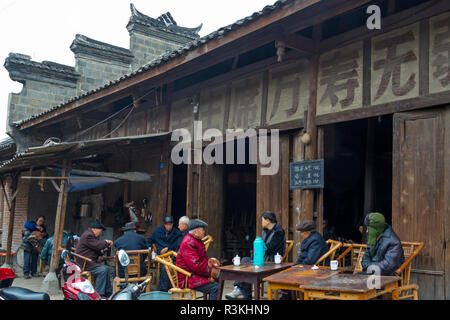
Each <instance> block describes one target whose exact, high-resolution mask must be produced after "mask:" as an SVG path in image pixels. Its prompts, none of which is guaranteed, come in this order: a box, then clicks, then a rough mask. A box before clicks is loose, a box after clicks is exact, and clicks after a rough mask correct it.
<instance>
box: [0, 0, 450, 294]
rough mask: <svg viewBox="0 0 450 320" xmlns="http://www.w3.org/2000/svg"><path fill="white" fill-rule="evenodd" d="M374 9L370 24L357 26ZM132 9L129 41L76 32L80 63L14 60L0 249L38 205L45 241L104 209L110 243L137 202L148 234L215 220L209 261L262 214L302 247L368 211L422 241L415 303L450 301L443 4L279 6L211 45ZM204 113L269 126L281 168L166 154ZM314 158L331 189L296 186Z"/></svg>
mask: <svg viewBox="0 0 450 320" xmlns="http://www.w3.org/2000/svg"><path fill="white" fill-rule="evenodd" d="M369 5H377V6H378V7H379V8H380V9H381V29H379V30H377V29H374V30H370V29H368V27H367V25H366V22H367V19H368V17H369V16H370V14H368V13H367V11H366V10H367V8H368V6H369ZM131 9H132V10H131V11H132V14H131V18H130V22H129V23H128V25H127V29H128V31H129V33H130V49H125V48H119V47H116V46H112V45H109V44H106V43H103V42H100V41H97V40H93V39H89V38H87V37H85V36H82V35H77V37H76V39H75V40H74V42H73V43H72V46H71V50H72V51H73V52H74V54H75V58H76V65H75V67H71V66H65V65H60V64H57V63H54V62H48V61H44V62H40V63H39V62H35V61H32V60H31V59H30V58H29V57H28V56H25V55H21V54H10V55H9V57H7V58H6V61H5V67H6V68H7V69H8V71H9V73H10V77H11V79H12V80H15V81H20V82H22V83H23V90H22V92H20V93H18V94H10V103H9V106H8V131H9V135H10V136H11V138H12V139H7V140H6V141H3V142H2V143H1V145H0V151H1V152H0V158H1V159H0V160H1V161H2V164H1V165H0V175H1V177H2V183H3V184H4V190H5V191H6V193H5V194H3V196H2V205H1V211H2V215H1V217H2V225H1V227H2V241H1V243H2V249H5V250H6V249H8V248H9V250H11V249H12V250H13V251H14V250H16V249H17V247H18V246H19V245H20V241H21V239H20V232H21V230H22V226H23V224H24V222H25V221H26V220H31V219H35V218H37V217H38V216H39V215H42V214H43V215H45V216H46V217H47V224H48V228H49V230H50V233H53V232H54V231H55V230H61V231H62V230H63V229H64V230H69V231H71V232H76V233H80V232H82V231H83V230H84V229H85V228H86V227H87V226H88V225H89V223H90V222H91V221H92V220H94V219H99V220H101V221H102V222H103V223H104V224H105V226H107V227H108V230H107V234H108V235H109V236H110V237H114V238H116V237H117V236H119V235H120V234H121V230H120V227H122V226H123V221H122V220H121V213H122V206H123V204H124V203H127V202H129V201H134V202H135V203H136V205H137V207H138V208H139V210H138V213H139V215H140V219H141V227H140V228H141V229H142V232H143V233H145V234H147V235H149V234H151V232H152V231H153V229H154V228H155V226H158V225H161V224H162V220H163V217H164V216H166V215H173V216H174V217H175V218H179V217H181V216H182V215H188V216H189V217H198V218H201V219H203V220H205V221H207V222H208V224H209V227H208V233H209V234H211V235H212V236H213V237H214V242H213V243H212V245H211V247H210V249H209V251H208V253H209V254H210V255H211V256H216V257H220V258H222V259H230V257H231V256H233V255H235V254H236V253H239V254H240V255H244V254H248V252H249V250H250V248H251V245H252V241H253V239H254V238H255V236H256V235H259V234H260V233H261V221H260V220H261V219H260V215H261V213H262V212H263V211H266V210H272V211H274V212H275V213H276V214H277V216H278V220H279V223H280V224H281V225H282V227H283V228H284V230H285V231H286V235H287V238H289V239H293V240H295V242H296V243H298V242H299V235H298V233H297V232H296V231H295V226H296V224H298V223H299V222H300V221H302V220H305V219H311V218H314V219H315V220H316V222H317V225H318V227H319V230H320V231H322V222H323V220H324V219H326V220H327V223H328V225H333V226H334V227H335V229H336V233H337V234H338V235H339V237H341V238H344V239H354V240H355V241H357V240H358V239H357V237H358V231H357V226H358V223H359V221H360V220H361V219H362V218H363V217H364V215H365V214H367V213H369V212H373V211H378V212H381V213H383V214H384V215H385V216H386V218H387V222H388V223H389V224H392V226H393V228H394V230H395V232H396V233H397V234H398V235H399V237H400V238H401V240H402V241H421V242H424V243H425V247H424V249H423V250H422V251H421V253H420V254H419V256H418V257H417V258H416V261H415V262H414V265H413V269H412V276H413V278H414V282H415V283H417V284H418V285H419V286H420V291H419V292H420V297H421V298H423V299H425V298H426V299H449V298H450V243H449V240H450V107H449V104H450V2H449V1H446V0H426V1H425V0H380V1H368V0H281V1H277V2H276V3H275V4H273V5H269V6H266V7H265V8H264V9H262V10H261V11H259V12H256V13H254V14H252V15H251V16H248V17H246V18H243V19H241V20H239V21H237V22H235V23H234V24H232V25H229V26H226V27H224V28H221V29H219V30H217V31H215V32H213V33H211V34H209V35H207V36H205V37H199V35H198V32H199V30H200V28H201V26H200V27H198V28H185V27H181V26H178V25H177V24H176V22H175V20H174V19H173V17H172V16H171V15H170V13H168V14H165V15H163V16H161V17H159V18H158V19H153V18H150V17H148V16H146V15H144V14H142V13H140V12H139V11H138V10H136V8H134V6H131ZM196 120H199V121H202V126H203V131H205V130H206V129H209V128H216V129H219V130H220V131H222V132H223V134H224V135H225V131H226V129H236V128H242V129H243V130H247V129H249V128H253V129H257V130H256V132H258V129H268V131H269V133H270V130H272V129H278V130H279V159H278V160H279V169H278V172H277V173H276V174H275V175H261V170H260V169H261V166H262V165H261V163H259V162H258V163H256V164H254V163H251V161H249V157H247V159H246V162H245V163H244V164H212V165H209V164H206V163H203V164H179V165H175V164H173V163H172V161H171V151H172V148H173V146H174V145H175V144H176V143H178V142H176V141H171V133H172V132H173V131H174V130H176V129H179V128H186V129H188V130H190V131H191V132H193V125H194V121H196ZM305 133H307V134H308V135H309V137H310V141H309V142H308V141H307V139H302V138H305ZM213 140H214V139H213ZM238 140H239V141H241V140H242V139H235V140H231V141H228V142H227V143H235V144H238ZM244 140H245V144H244V145H245V148H246V151H247V155H250V154H251V153H252V152H253V151H252V148H251V146H250V142H249V140H250V139H248V138H247V139H244ZM208 144H209V141H205V140H204V141H203V146H204V147H207V145H208ZM223 145H225V143H223ZM224 152H225V150H224ZM312 159H324V188H321V189H306V190H290V188H289V165H290V163H292V162H296V161H301V160H312ZM55 168H58V169H59V171H58V170H56V171H57V172H59V174H61V175H64V176H66V177H67V176H69V175H70V174H71V172H72V174H73V173H76V172H77V170H91V171H99V172H109V173H125V172H145V173H148V174H150V175H151V181H145V182H139V181H133V180H132V179H125V180H124V179H120V178H119V179H118V180H120V181H118V182H116V183H110V184H105V185H103V186H99V187H96V188H91V189H89V190H84V191H73V192H69V191H71V190H70V186H69V185H68V184H67V183H66V181H67V180H64V179H61V180H56V181H53V182H52V180H51V179H45V177H47V176H54V174H55ZM29 177H34V178H36V177H41V179H40V180H39V179H30V178H29ZM55 189H58V191H59V192H57V191H55ZM13 195H14V197H13ZM144 198H146V199H148V208H143V200H144ZM86 204H89V205H90V207H91V210H90V211H91V214H89V215H88V216H84V215H83V214H80V213H81V211H82V210H81V209H80V208H81V207H82V206H83V205H86ZM141 209H144V212H143V215H142V216H141ZM10 212H11V214H10ZM148 213H151V216H152V222H151V223H149V221H148V219H147V214H148ZM10 232H12V235H11V234H10ZM8 235H9V237H8ZM298 249H299V246H298V245H296V246H295V247H294V250H293V251H292V257H291V259H295V258H296V256H297V254H298Z"/></svg>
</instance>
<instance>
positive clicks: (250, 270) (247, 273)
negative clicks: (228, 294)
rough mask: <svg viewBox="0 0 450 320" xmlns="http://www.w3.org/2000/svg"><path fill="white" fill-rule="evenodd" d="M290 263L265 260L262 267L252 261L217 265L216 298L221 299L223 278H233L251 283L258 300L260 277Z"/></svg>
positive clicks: (286, 266) (279, 269) (281, 268)
mask: <svg viewBox="0 0 450 320" xmlns="http://www.w3.org/2000/svg"><path fill="white" fill-rule="evenodd" d="M292 265H293V263H291V262H289V263H288V262H282V263H280V264H275V263H273V262H265V263H264V266H262V267H255V266H254V265H253V263H242V264H241V265H240V266H235V265H229V266H223V267H218V269H220V274H219V289H218V292H217V294H218V295H217V296H218V299H219V300H221V299H222V291H223V282H224V281H225V280H235V281H241V282H247V283H251V284H253V286H254V287H253V290H254V298H255V300H259V298H260V296H259V290H260V284H261V282H262V279H263V278H265V277H267V276H269V275H271V274H274V273H277V272H280V271H282V270H285V269H287V268H289V267H290V266H292Z"/></svg>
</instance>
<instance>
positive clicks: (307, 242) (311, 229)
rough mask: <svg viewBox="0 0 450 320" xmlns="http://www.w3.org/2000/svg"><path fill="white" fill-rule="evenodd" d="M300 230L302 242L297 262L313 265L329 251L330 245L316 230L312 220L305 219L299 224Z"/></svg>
mask: <svg viewBox="0 0 450 320" xmlns="http://www.w3.org/2000/svg"><path fill="white" fill-rule="evenodd" d="M297 231H300V238H301V240H302V244H301V246H300V254H299V256H298V258H297V264H304V265H313V264H315V263H316V261H317V260H319V258H320V257H321V256H322V255H324V254H325V253H327V251H328V246H327V243H326V242H325V240H323V238H322V236H321V235H320V233H318V232H317V231H316V225H315V223H314V221H312V220H305V221H303V222H301V223H300V225H298V226H297Z"/></svg>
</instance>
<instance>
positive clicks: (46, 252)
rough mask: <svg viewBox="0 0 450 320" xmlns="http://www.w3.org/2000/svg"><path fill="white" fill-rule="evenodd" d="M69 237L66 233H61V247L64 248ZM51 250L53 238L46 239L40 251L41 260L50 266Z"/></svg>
mask: <svg viewBox="0 0 450 320" xmlns="http://www.w3.org/2000/svg"><path fill="white" fill-rule="evenodd" d="M69 238H70V236H69V234H68V233H67V232H66V231H63V234H62V240H61V242H62V245H63V246H65V245H66V244H67V240H69ZM52 249H53V236H51V237H50V238H48V239H47V241H46V242H45V245H44V248H42V251H41V255H40V257H41V260H43V261H45V262H46V263H47V264H48V265H50V261H51V258H52ZM59 262H60V264H61V263H62V259H60V261H59Z"/></svg>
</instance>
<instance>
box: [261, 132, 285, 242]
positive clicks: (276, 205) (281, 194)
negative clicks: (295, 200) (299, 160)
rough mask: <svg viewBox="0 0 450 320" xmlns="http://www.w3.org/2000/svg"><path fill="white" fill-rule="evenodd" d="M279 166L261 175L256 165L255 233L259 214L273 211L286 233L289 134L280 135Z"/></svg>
mask: <svg viewBox="0 0 450 320" xmlns="http://www.w3.org/2000/svg"><path fill="white" fill-rule="evenodd" d="M279 138H280V145H279V154H280V156H279V168H278V172H277V173H276V174H274V175H264V176H263V175H261V170H260V169H261V165H260V164H259V163H258V167H257V174H256V175H257V181H256V184H257V186H256V198H257V199H256V234H257V236H260V235H261V232H262V227H261V214H262V213H263V212H264V211H273V212H274V213H275V214H276V215H277V219H278V223H279V224H280V225H281V226H282V227H283V229H284V231H285V232H286V235H288V230H289V136H288V135H280V137H279Z"/></svg>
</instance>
